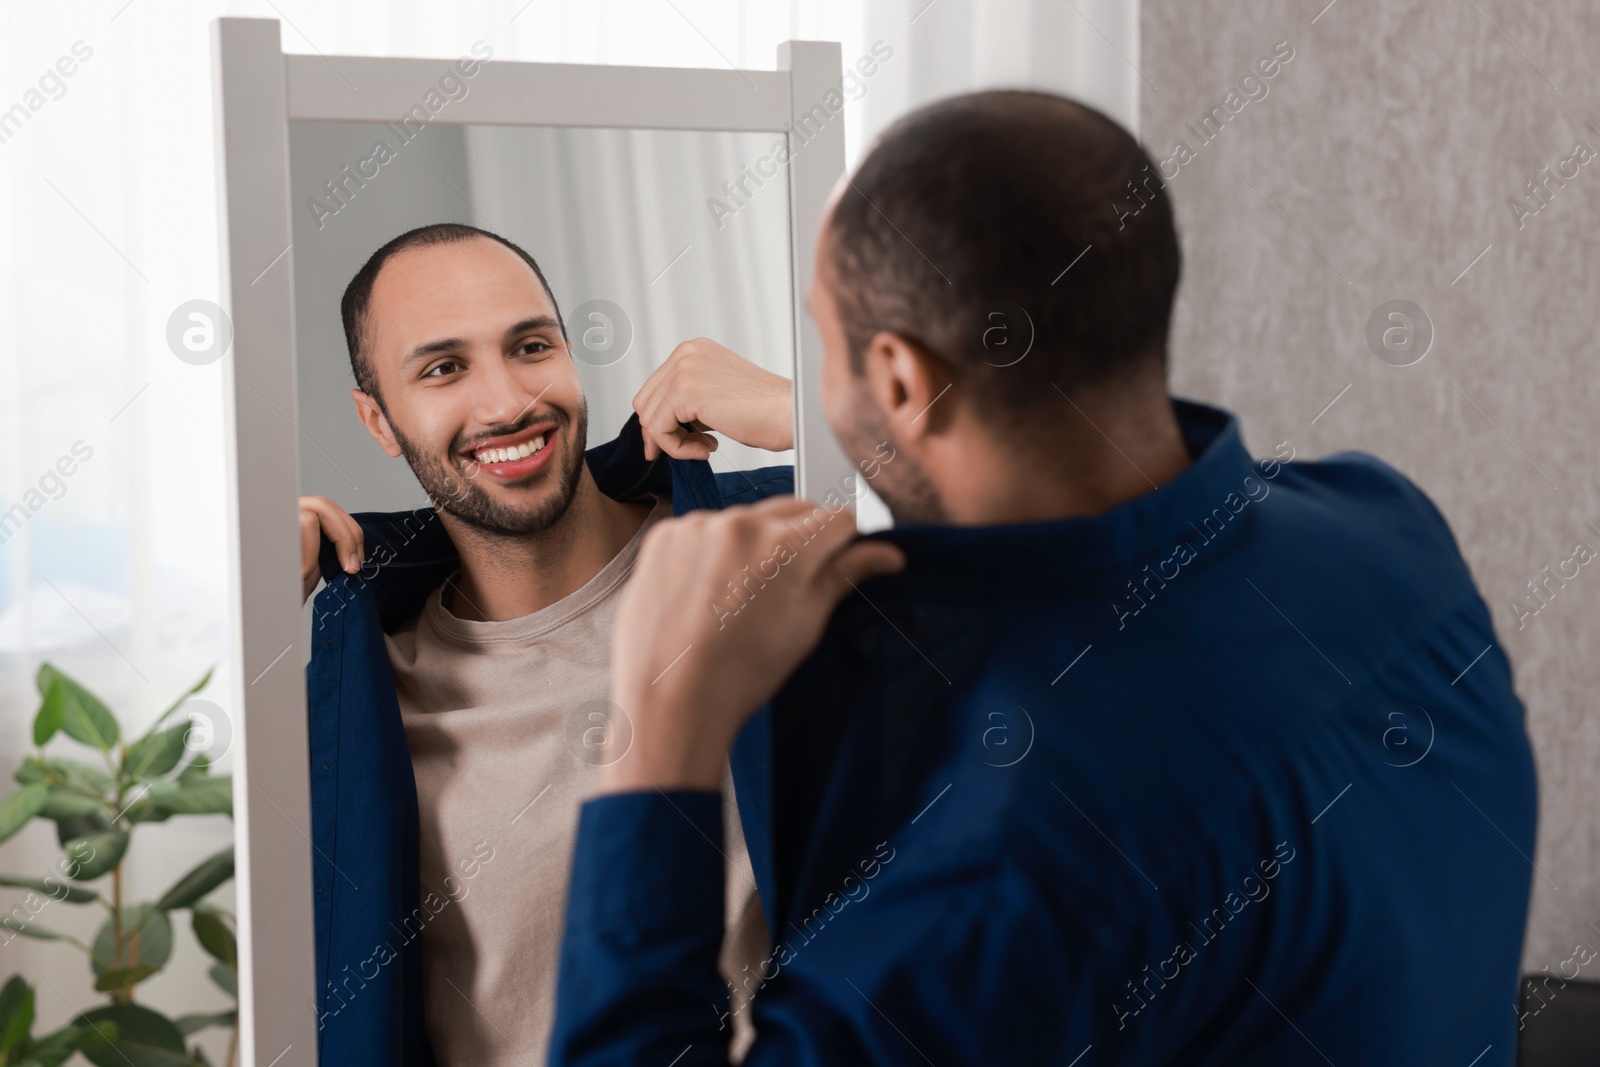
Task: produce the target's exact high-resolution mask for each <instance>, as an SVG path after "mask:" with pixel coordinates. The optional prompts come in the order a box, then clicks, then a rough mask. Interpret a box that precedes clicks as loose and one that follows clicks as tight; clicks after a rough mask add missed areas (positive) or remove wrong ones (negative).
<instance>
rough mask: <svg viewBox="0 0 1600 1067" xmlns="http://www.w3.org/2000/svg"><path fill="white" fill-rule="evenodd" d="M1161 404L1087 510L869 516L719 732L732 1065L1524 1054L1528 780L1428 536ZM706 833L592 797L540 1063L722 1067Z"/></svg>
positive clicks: (1374, 499) (1511, 724) (1415, 507)
mask: <svg viewBox="0 0 1600 1067" xmlns="http://www.w3.org/2000/svg"><path fill="white" fill-rule="evenodd" d="M1177 411H1178V415H1179V421H1180V424H1181V427H1182V431H1183V435H1184V439H1185V441H1186V443H1187V445H1188V448H1189V451H1190V454H1191V456H1192V457H1193V460H1194V462H1193V464H1192V466H1190V467H1189V468H1188V469H1187V470H1185V471H1184V472H1183V473H1181V474H1180V475H1178V476H1177V477H1176V478H1175V479H1173V480H1172V481H1170V482H1169V483H1167V484H1166V485H1164V486H1162V487H1161V488H1159V489H1156V490H1154V491H1152V492H1150V493H1148V494H1146V495H1144V496H1141V497H1139V498H1137V499H1135V500H1132V501H1129V502H1127V503H1125V504H1122V505H1120V506H1118V507H1116V508H1114V509H1112V510H1110V511H1108V512H1106V513H1105V514H1103V515H1099V516H1096V517H1093V518H1079V519H1068V520H1063V521H1058V522H1044V523H1031V524H1019V525H1005V526H990V527H982V528H970V527H947V526H932V525H928V526H907V527H900V528H896V529H894V530H890V531H886V532H884V533H881V534H877V535H874V536H879V537H883V538H884V539H887V540H890V541H893V542H895V543H896V544H898V545H900V546H901V547H902V548H903V549H904V551H905V553H906V556H907V567H906V569H905V571H904V572H902V573H900V574H896V575H890V576H885V577H880V578H874V579H872V580H870V581H868V582H865V583H863V584H862V585H861V587H860V595H858V596H852V597H851V598H849V599H847V600H846V601H844V602H843V603H842V604H841V606H840V607H839V609H838V611H837V612H836V613H835V615H834V616H833V618H832V620H831V622H830V624H829V626H828V628H827V631H826V633H825V635H824V637H823V639H822V642H821V644H820V646H819V647H818V648H817V649H816V650H815V652H814V653H812V655H811V656H810V657H809V658H808V659H807V660H806V661H805V662H804V663H803V664H802V665H801V667H800V669H799V670H798V671H797V672H796V673H795V675H794V676H793V677H791V678H790V679H789V681H788V682H787V683H786V684H785V685H784V687H783V688H782V690H781V691H780V692H779V693H778V695H777V696H776V697H775V698H774V700H773V701H771V702H770V703H769V704H768V705H767V706H765V707H764V708H762V709H761V710H760V711H758V712H757V714H756V716H755V717H754V718H753V719H752V720H751V722H750V723H749V724H748V726H747V727H746V728H745V730H744V731H743V733H741V735H740V737H739V740H738V743H737V745H736V747H735V751H734V772H735V782H736V788H737V790H738V799H739V802H740V808H741V813H742V816H743V821H744V826H745V828H746V832H747V835H748V837H749V840H750V844H751V858H752V861H753V863H754V865H755V870H756V876H757V881H758V883H759V886H760V889H761V893H762V898H763V904H764V907H765V909H766V912H767V917H768V924H769V928H770V929H771V931H772V934H773V949H772V954H771V955H770V957H768V959H767V960H766V961H765V962H764V963H763V964H761V966H760V967H758V968H756V969H754V970H750V971H746V972H745V974H744V975H742V976H741V978H740V982H741V984H744V985H746V986H747V987H748V988H750V989H752V990H754V991H755V997H754V1001H753V1006H752V1007H751V1008H750V1009H749V1010H750V1011H751V1012H752V1013H753V1017H754V1018H753V1021H754V1023H755V1029H756V1032H757V1037H756V1041H755V1044H754V1045H753V1047H752V1048H751V1050H750V1052H749V1054H748V1057H747V1058H746V1060H745V1062H746V1063H747V1064H750V1065H752V1067H766V1065H771V1064H794V1065H802V1064H803V1065H813V1064H815V1065H823V1064H828V1065H834V1064H857V1063H872V1064H908V1065H920V1064H926V1063H936V1064H939V1065H940V1067H947V1065H953V1064H1001V1063H1003V1064H1032V1063H1037V1064H1054V1065H1067V1064H1076V1065H1081V1067H1090V1065H1093V1064H1108V1063H1117V1064H1229V1065H1234V1064H1245V1063H1262V1064H1291V1063H1292V1064H1300V1063H1309V1064H1321V1063H1324V1062H1327V1063H1332V1064H1336V1065H1338V1067H1354V1065H1363V1067H1371V1065H1374V1064H1378V1065H1382V1064H1396V1065H1401V1064H1404V1065H1415V1064H1422V1063H1454V1064H1461V1065H1465V1064H1467V1063H1473V1062H1475V1064H1476V1067H1488V1065H1491V1064H1510V1063H1511V1062H1512V1060H1513V1055H1514V1028H1513V1020H1514V1018H1515V1014H1514V1010H1513V1004H1514V1002H1515V999H1516V991H1517V972H1518V961H1519V955H1520V948H1521V943H1522V934H1523V924H1524V919H1525V916H1526V910H1527V901H1528V891H1529V887H1530V878H1531V875H1532V870H1531V866H1530V860H1529V858H1528V857H1529V856H1530V855H1531V854H1532V851H1533V847H1534V822H1535V805H1536V800H1535V781H1534V768H1533V762H1532V757H1531V752H1530V749H1529V744H1528V739H1527V735H1526V732H1525V729H1524V724H1523V709H1522V706H1521V704H1520V703H1519V702H1518V700H1517V697H1516V695H1515V693H1514V692H1513V690H1512V684H1511V671H1510V666H1509V664H1508V662H1507V660H1506V657H1505V656H1504V655H1503V653H1502V652H1501V649H1500V647H1499V645H1498V643H1497V641H1496V638H1495V634H1494V631H1493V628H1492V626H1491V623H1490V619H1489V614H1488V611H1487V609H1486V608H1485V606H1484V604H1483V601H1482V600H1481V598H1480V597H1479V595H1478V593H1477V591H1476V589H1475V588H1474V585H1473V582H1472V578H1471V575H1470V574H1469V572H1468V569H1467V567H1466V564H1465V563H1464V561H1463V560H1462V558H1461V555H1460V553H1459V551H1458V549H1457V547H1456V545H1455V542H1454V540H1453V538H1452V536H1451V534H1450V530H1449V528H1448V527H1447V525H1446V524H1445V521H1444V519H1443V518H1442V517H1441V516H1440V514H1439V512H1438V511H1437V510H1436V509H1435V508H1434V507H1433V505H1432V504H1431V503H1430V502H1429V501H1428V499H1427V498H1426V497H1425V496H1424V495H1423V494H1422V493H1421V492H1420V491H1419V490H1418V489H1417V488H1416V487H1415V486H1413V485H1412V484H1411V483H1410V482H1408V481H1407V480H1406V479H1405V478H1403V477H1402V476H1401V475H1399V474H1398V473H1396V472H1395V471H1394V470H1392V469H1390V468H1389V467H1387V466H1385V465H1384V464H1382V463H1381V462H1379V461H1377V460H1375V459H1373V458H1371V457H1369V456H1364V455H1359V454H1354V453H1346V454H1341V455H1337V456H1333V457H1330V458H1328V459H1325V460H1321V461H1318V462H1287V457H1288V456H1289V455H1291V454H1292V449H1291V448H1289V447H1288V446H1287V445H1285V446H1280V450H1279V453H1278V458H1274V459H1272V460H1268V461H1264V462H1253V461H1252V460H1251V458H1250V456H1249V454H1248V453H1247V452H1246V450H1245V448H1244V445H1243V444H1242V443H1241V440H1240V436H1239V431H1238V428H1237V425H1236V423H1235V421H1234V420H1233V419H1232V417H1231V416H1228V415H1227V414H1226V413H1224V412H1221V411H1217V410H1215V409H1211V408H1207V407H1203V406H1200V405H1194V404H1187V403H1182V402H1179V403H1178V404H1177ZM720 844H721V822H720V816H719V807H718V799H717V796H716V795H715V794H713V793H702V792H690V791H683V792H673V793H668V794H662V793H656V792H651V793H626V794H618V795H612V796H604V797H600V798H596V799H594V800H592V801H590V802H589V803H587V804H586V805H585V806H584V808H583V809H582V814H581V820H580V828H579V832H578V838H577V842H576V845H575V857H574V867H573V874H572V883H571V892H570V896H569V902H568V917H567V931H566V940H565V943H564V945H563V951H562V958H561V975H560V986H559V991H558V994H557V1018H556V1026H555V1033H554V1036H553V1039H552V1047H551V1062H552V1063H553V1064H561V1065H585V1067H587V1065H598V1064H602V1063H603V1064H608V1065H619V1064H653V1065H657V1067H663V1065H666V1064H673V1065H675V1067H697V1065H710V1064H717V1065H719V1067H720V1065H722V1064H724V1063H726V1062H727V1060H726V1056H727V1051H726V1044H727V1041H728V1037H729V1035H730V1033H731V1026H730V1020H729V1018H728V1015H727V1013H728V1011H729V998H728V990H727V987H726V986H725V985H724V984H723V982H722V981H721V979H720V978H719V976H718V973H717V969H716V956H717V950H718V944H719V941H720V939H721V936H722V923H723V912H722V904H721V894H720V886H721V884H722V877H723V873H722V871H723V861H722V858H721V856H720V854H719V851H718V849H719V847H720ZM1480 1056H1481V1058H1479V1059H1476V1060H1475V1057H1480Z"/></svg>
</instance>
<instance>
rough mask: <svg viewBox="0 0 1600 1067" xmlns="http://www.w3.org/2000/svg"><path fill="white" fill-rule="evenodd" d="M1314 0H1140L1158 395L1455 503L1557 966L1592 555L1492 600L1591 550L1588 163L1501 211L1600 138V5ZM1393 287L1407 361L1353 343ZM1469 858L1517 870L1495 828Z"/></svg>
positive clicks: (1587, 868)
mask: <svg viewBox="0 0 1600 1067" xmlns="http://www.w3.org/2000/svg"><path fill="white" fill-rule="evenodd" d="M1325 2H1326V0H1294V2H1288V0H1182V2H1179V0H1144V9H1143V14H1142V24H1141V33H1142V36H1143V46H1142V52H1141V56H1142V58H1141V61H1140V67H1141V69H1142V70H1143V72H1144V74H1145V75H1146V76H1147V77H1148V79H1149V83H1147V84H1145V85H1144V91H1143V98H1142V105H1141V123H1142V128H1141V131H1140V133H1141V139H1142V140H1143V141H1144V143H1145V144H1146V146H1147V147H1148V148H1149V150H1150V152H1151V154H1152V155H1153V156H1155V157H1156V158H1157V159H1158V160H1160V159H1163V158H1166V157H1168V156H1170V155H1171V154H1172V152H1173V149H1174V145H1175V142H1177V141H1179V140H1183V141H1186V142H1188V144H1189V147H1190V148H1191V149H1193V150H1194V151H1195V158H1194V159H1193V160H1192V161H1191V162H1189V163H1188V164H1186V165H1184V166H1182V167H1181V168H1180V169H1179V170H1178V172H1177V175H1176V176H1175V177H1173V178H1172V179H1171V180H1170V181H1169V182H1168V185H1167V189H1168V191H1169V192H1170V194H1171V195H1172V197H1173V202H1174V204H1175V206H1176V209H1177V213H1178V225H1179V228H1180V230H1181V232H1182V238H1183V248H1184V254H1185V256H1186V257H1187V260H1186V264H1185V271H1184V281H1183V284H1182V289H1181V292H1180V295H1179V300H1178V309H1177V317H1176V322H1175V324H1174V333H1173V337H1172V345H1171V352H1172V359H1173V364H1174V374H1173V377H1174V388H1175V389H1176V390H1177V391H1178V392H1180V393H1183V394H1187V395H1191V396H1195V397H1199V398H1202V399H1206V400H1210V401H1214V402H1218V403H1221V404H1223V405H1225V406H1227V407H1230V408H1232V409H1233V410H1235V411H1237V412H1238V413H1239V414H1240V415H1241V416H1242V418H1243V422H1244V428H1245V431H1246V439H1247V442H1248V443H1249V444H1250V445H1251V447H1252V449H1253V451H1255V452H1257V453H1258V454H1259V453H1262V452H1266V451H1270V450H1271V449H1272V447H1273V446H1274V445H1276V444H1277V443H1278V442H1280V441H1289V442H1292V443H1293V445H1294V447H1295V449H1296V451H1297V453H1298V454H1299V455H1300V456H1318V455H1324V454H1326V453H1329V452H1334V451H1337V450H1340V449H1347V448H1356V449H1363V450H1366V451H1369V452H1373V453H1375V454H1377V455H1379V456H1381V457H1383V458H1384V459H1386V460H1387V461H1389V462H1390V463H1392V464H1394V465H1395V466H1396V467H1398V468H1399V469H1400V470H1402V471H1404V472H1405V473H1406V474H1407V475H1409V476H1410V477H1411V478H1412V479H1413V480H1415V481H1416V482H1418V483H1419V484H1420V485H1421V486H1422V487H1423V488H1424V489H1425V490H1426V491H1427V492H1428V493H1429V494H1430V495H1431V496H1432V497H1433V499H1434V500H1435V501H1436V502H1437V503H1438V504H1439V506H1440V508H1441V509H1442V510H1443V511H1444V513H1445V515H1446V516H1447V517H1448V518H1449V520H1450V522H1451V524H1452V526H1453V527H1454V529H1455V532H1456V537H1457V539H1458V540H1459V541H1460V543H1461V546H1462V549H1463V551H1464V553H1465V555H1466V557H1467V560H1468V561H1469V563H1470V564H1471V566H1472V569H1473V573H1474V574H1475V575H1476V577H1477V580H1478V584H1479V586H1480V588H1481V589H1482V591H1483V595H1484V598H1485V600H1487V602H1488V603H1489V605H1490V609H1491V610H1492V612H1493V614H1494V619H1495V625H1496V628H1497V630H1498V632H1499V635H1500V638H1501V640H1502V641H1503V647H1504V648H1505V649H1506V650H1507V651H1508V653H1509V655H1510V657H1511V660H1512V663H1513V664H1514V666H1515V668H1516V678H1517V688H1518V691H1519V692H1520V694H1521V696H1522V699H1523V701H1524V703H1525V704H1526V706H1527V711H1528V725H1529V730H1530V732H1531V734H1532V735H1533V740H1534V747H1535V751H1536V755H1537V758H1538V763H1539V777H1540V789H1541V800H1540V826H1539V848H1538V853H1537V855H1535V856H1534V857H1533V861H1534V862H1536V863H1537V864H1538V868H1539V871H1541V872H1542V875H1541V874H1540V873H1533V874H1532V878H1533V913H1532V916H1531V917H1530V920H1529V926H1528V937H1527V942H1526V952H1525V965H1526V968H1527V969H1528V970H1533V971H1537V970H1540V969H1541V968H1543V967H1545V966H1549V967H1550V968H1551V970H1552V971H1555V970H1556V969H1557V966H1558V964H1559V963H1560V961H1562V960H1564V959H1566V958H1567V957H1568V956H1569V955H1570V954H1571V953H1572V949H1573V946H1574V945H1575V944H1576V943H1577V942H1579V941H1586V942H1587V943H1588V944H1590V945H1592V946H1600V932H1597V929H1596V926H1594V925H1591V923H1595V924H1600V865H1597V860H1600V848H1597V846H1600V829H1597V827H1600V819H1597V810H1596V808H1597V802H1600V791H1597V788H1596V787H1597V785H1600V775H1597V773H1596V768H1597V766H1600V724H1597V719H1596V716H1595V713H1594V710H1595V703H1596V697H1595V694H1596V691H1597V689H1600V654H1597V653H1600V565H1596V566H1583V567H1581V568H1580V570H1579V574H1578V577H1576V578H1574V579H1572V580H1571V581H1569V582H1567V584H1566V586H1565V588H1562V589H1559V590H1557V591H1556V593H1555V595H1554V596H1553V597H1551V598H1550V599H1549V600H1548V603H1547V604H1546V606H1544V607H1542V608H1540V610H1539V611H1538V613H1537V614H1536V615H1527V614H1522V613H1519V612H1517V611H1515V610H1514V609H1513V607H1512V601H1513V599H1514V598H1517V597H1518V596H1519V595H1521V594H1522V592H1523V585H1524V583H1525V582H1528V581H1530V580H1533V579H1536V578H1541V577H1542V573H1541V572H1542V571H1543V569H1544V568H1545V567H1546V566H1550V567H1551V568H1552V570H1553V569H1554V567H1555V566H1556V565H1557V564H1558V563H1560V562H1561V561H1562V560H1565V559H1567V558H1568V557H1570V556H1572V555H1573V550H1574V547H1575V545H1577V544H1578V543H1580V542H1582V543H1583V544H1585V545H1586V546H1588V548H1589V549H1590V550H1600V529H1597V528H1596V527H1597V526H1600V494H1597V492H1596V482H1597V480H1600V479H1597V476H1596V470H1597V466H1600V443H1597V435H1596V433H1595V415H1596V413H1597V403H1596V401H1597V396H1596V392H1597V386H1596V378H1595V374H1594V371H1593V366H1592V354H1593V352H1594V348H1595V345H1594V338H1593V335H1594V329H1595V316H1596V306H1597V301H1596V296H1597V294H1600V277H1597V272H1596V257H1595V234H1596V232H1597V227H1600V159H1596V160H1594V161H1593V162H1590V163H1588V164H1587V165H1585V166H1581V167H1579V168H1578V173H1577V175H1576V177H1571V178H1570V179H1568V180H1567V181H1566V183H1565V186H1564V187H1562V188H1558V187H1557V186H1556V185H1555V183H1554V182H1552V183H1550V188H1551V189H1553V190H1554V195H1553V196H1552V197H1550V198H1549V205H1548V206H1547V207H1544V208H1543V209H1542V210H1540V211H1539V212H1538V214H1537V215H1533V216H1532V217H1524V218H1522V219H1521V220H1520V221H1521V227H1520V228H1519V225H1518V219H1517V217H1516V215H1515V214H1514V213H1513V211H1512V210H1511V209H1510V207H1508V200H1509V199H1510V198H1513V197H1517V196H1519V195H1521V194H1523V185H1524V183H1525V182H1527V181H1529V180H1532V179H1535V178H1536V177H1537V176H1538V172H1539V171H1540V169H1541V168H1542V167H1545V166H1549V167H1551V168H1552V170H1554V169H1555V168H1556V167H1557V165H1558V163H1559V162H1560V161H1561V160H1563V159H1565V158H1566V157H1568V156H1569V155H1571V154H1572V153H1573V149H1574V145H1575V143H1576V142H1578V141H1580V140H1581V141H1583V142H1584V143H1585V144H1586V145H1587V146H1588V148H1590V149H1595V150H1600V131H1597V130H1596V129H1594V128H1591V127H1586V125H1585V123H1586V122H1591V121H1592V122H1594V123H1595V125H1597V126H1600V74H1597V73H1596V70H1595V67H1594V65H1593V62H1592V59H1593V49H1594V45H1595V42H1596V41H1597V40H1600V8H1597V7H1596V6H1595V5H1594V3H1593V2H1592V0H1547V2H1546V3H1542V4H1540V5H1537V6H1536V7H1532V8H1530V7H1526V6H1523V5H1513V4H1511V3H1509V2H1506V0H1475V5H1476V6H1474V3H1468V2H1462V3H1455V2H1451V3H1431V2H1428V3H1425V2H1423V0H1385V2H1384V3H1382V4H1379V3H1377V2H1376V0H1337V2H1336V3H1334V4H1333V5H1332V6H1331V7H1329V8H1328V9H1326V10H1325V11H1324V9H1323V5H1324V3H1325ZM1313 19H1316V21H1315V23H1314V24H1313V22H1312V20H1313ZM1491 19H1492V20H1493V24H1491V22H1490V21H1489V20H1491ZM1496 27H1498V29H1497V28H1496ZM1501 31H1504V33H1503V34H1502V32H1501ZM1279 41H1287V42H1289V44H1290V45H1292V46H1293V48H1294V50H1295V55H1294V58H1293V59H1292V60H1291V61H1290V62H1289V63H1288V64H1287V65H1286V66H1284V67H1283V69H1282V70H1281V71H1280V72H1279V73H1278V74H1277V76H1276V77H1274V78H1273V79H1272V80H1271V81H1270V82H1268V83H1267V86H1268V89H1269V92H1268V94H1267V95H1266V96H1265V97H1263V98H1261V99H1258V100H1254V101H1251V102H1248V103H1246V104H1245V105H1244V106H1243V108H1242V109H1241V110H1240V111H1239V113H1238V114H1237V115H1233V116H1232V117H1231V120H1230V121H1229V122H1228V123H1227V125H1226V127H1225V128H1224V129H1223V131H1222V132H1221V134H1220V135H1218V136H1216V137H1215V139H1214V140H1212V141H1211V142H1210V143H1209V144H1204V145H1203V146H1202V144H1201V141H1200V140H1199V139H1198V138H1197V137H1196V136H1195V135H1194V133H1193V132H1192V131H1191V130H1189V128H1188V127H1187V126H1186V123H1187V122H1194V123H1195V124H1196V125H1198V124H1199V121H1200V119H1201V117H1202V116H1203V115H1204V114H1205V113H1206V112H1207V111H1208V109H1210V108H1212V107H1214V106H1224V103H1225V98H1226V96H1227V94H1228V92H1229V91H1230V89H1233V88H1234V87H1235V86H1236V85H1237V84H1238V82H1239V80H1240V78H1241V76H1242V75H1243V74H1245V73H1246V72H1247V71H1248V70H1249V69H1250V67H1251V65H1252V64H1253V63H1254V62H1255V61H1256V59H1257V58H1258V57H1261V56H1264V55H1266V54H1268V53H1269V52H1271V50H1272V48H1273V46H1274V45H1275V44H1276V43H1277V42H1279ZM1557 87H1559V90H1558V88H1557ZM1255 92H1256V95H1258V96H1259V90H1255ZM1241 95H1242V94H1241ZM1235 106H1237V102H1235ZM1571 169H1572V168H1571V167H1568V173H1569V174H1570V173H1571ZM1170 170H1171V169H1170V168H1168V172H1169V173H1170ZM1251 183H1254V186H1255V188H1252V186H1251ZM1524 203H1526V204H1528V205H1529V206H1530V207H1531V206H1534V205H1533V204H1532V202H1531V201H1528V200H1527V199H1526V198H1524ZM1486 248H1487V249H1488V251H1487V252H1486V253H1484V250H1485V249H1486ZM1480 253H1484V254H1483V256H1482V258H1481V259H1478V260H1477V261H1476V263H1475V264H1474V258H1475V257H1477V256H1478V255H1479V254H1480ZM1469 265H1471V269H1470V270H1467V268H1468V266H1469ZM1464 270H1465V271H1466V273H1465V275H1464V276H1463V275H1462V272H1463V271H1464ZM1393 299H1405V300H1410V301H1413V302H1415V303H1416V304H1417V305H1419V306H1420V307H1421V308H1422V309H1423V310H1424V311H1425V312H1426V313H1427V315H1428V317H1429V318H1430V319H1431V321H1432V324H1433V328H1434V340H1433V345H1432V349H1431V350H1430V351H1429V352H1428V353H1427V355H1426V356H1425V357H1424V358H1423V359H1421V360H1420V361H1419V362H1417V363H1415V364H1413V365H1411V366H1404V367H1400V366H1392V365H1389V364H1387V363H1385V362H1381V361H1380V360H1379V359H1377V358H1375V356H1374V354H1373V352H1372V351H1371V350H1369V347H1368V343H1367V340H1366V327H1367V321H1368V318H1369V317H1370V316H1371V315H1372V313H1373V311H1374V310H1375V309H1376V308H1378V306H1379V305H1381V304H1383V303H1384V302H1386V301H1389V300H1393ZM1347 386H1348V387H1349V389H1348V392H1343V395H1342V396H1340V394H1341V392H1342V391H1343V390H1345V389H1346V387H1347ZM1335 397H1339V399H1338V402H1337V403H1335V404H1334V405H1333V406H1332V408H1331V409H1329V410H1327V411H1326V412H1324V411H1323V409H1324V407H1325V406H1326V405H1328V404H1329V402H1330V401H1333V400H1334V398H1335ZM1568 572H1569V573H1570V568H1569V571H1568ZM1552 588H1554V586H1553V585H1552ZM1534 606H1538V605H1537V602H1535V603H1534ZM1519 614H1520V616H1521V617H1519ZM1519 627H1520V628H1519ZM1375 743H1377V739H1375ZM1484 862H1486V863H1491V862H1495V863H1509V864H1514V865H1521V866H1523V867H1526V866H1527V864H1528V861H1527V860H1525V859H1523V858H1522V857H1521V856H1519V855H1517V853H1516V852H1515V851H1514V850H1513V849H1512V847H1511V846H1510V845H1509V844H1506V845H1505V847H1504V849H1503V852H1496V851H1494V850H1489V851H1488V852H1486V854H1485V859H1484ZM1585 976H1586V977H1590V978H1593V977H1596V976H1595V975H1593V974H1586V975H1585Z"/></svg>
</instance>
